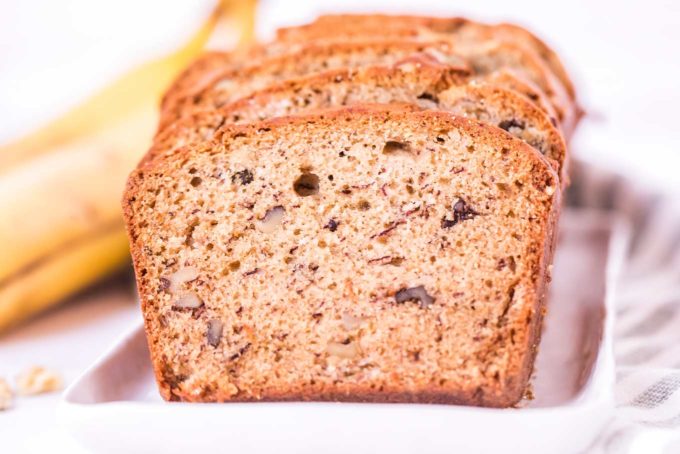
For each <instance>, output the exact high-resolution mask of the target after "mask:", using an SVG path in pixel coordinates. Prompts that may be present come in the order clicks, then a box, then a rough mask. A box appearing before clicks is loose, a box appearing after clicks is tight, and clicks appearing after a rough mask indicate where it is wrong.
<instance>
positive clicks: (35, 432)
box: [0, 0, 680, 453]
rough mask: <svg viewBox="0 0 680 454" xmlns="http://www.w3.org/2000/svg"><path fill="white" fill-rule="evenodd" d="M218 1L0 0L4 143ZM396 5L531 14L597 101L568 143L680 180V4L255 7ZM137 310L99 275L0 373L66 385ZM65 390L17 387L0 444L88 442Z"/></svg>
mask: <svg viewBox="0 0 680 454" xmlns="http://www.w3.org/2000/svg"><path fill="white" fill-rule="evenodd" d="M211 4H212V2H211V1H209V0H199V1H192V2H188V1H187V2H177V3H173V2H162V1H160V0H149V1H145V2H139V1H136V0H120V1H118V2H92V1H89V0H62V1H60V2H54V1H50V0H31V1H25V2H10V1H9V0H0V5H1V10H2V13H1V14H0V87H2V89H1V90H0V143H2V142H3V141H7V140H10V139H11V138H12V137H16V136H18V135H20V134H22V133H24V132H27V131H29V130H30V129H31V128H34V127H36V126H38V125H40V124H41V123H42V122H44V121H46V120H48V119H50V118H52V117H54V116H55V115H58V114H59V113H60V112H62V111H64V110H65V109H67V108H68V107H69V106H71V105H74V104H76V103H77V102H78V101H79V100H81V99H83V98H84V97H86V96H87V95H88V94H89V93H92V92H93V91H94V90H96V89H97V87H100V86H101V85H103V84H105V83H106V82H107V81H110V80H112V79H113V78H114V77H115V76H116V75H117V74H120V73H121V71H124V69H125V68H130V67H132V66H134V65H135V64H138V63H140V62H143V61H145V60H146V59H148V58H149V57H151V56H154V55H158V54H159V53H162V52H164V51H166V50H169V49H171V48H173V47H174V46H176V45H177V44H178V43H180V42H181V41H182V39H183V38H184V37H186V36H187V34H188V33H189V32H190V30H191V27H192V24H196V23H197V21H199V20H200V17H202V16H203V15H204V14H205V13H206V11H208V10H209V9H210V5H211ZM339 5H342V6H339ZM387 5H389V8H391V11H394V12H404V11H421V12H424V13H427V12H430V13H448V14H451V15H453V14H471V15H473V16H474V17H477V18H481V19H489V20H500V19H505V20H512V21H517V22H520V23H523V24H526V25H528V26H529V27H530V28H531V29H533V30H535V31H536V32H538V33H539V34H540V35H541V36H543V37H545V38H546V39H547V40H548V41H549V42H550V43H551V44H553V45H554V46H555V47H556V48H557V49H558V50H559V52H560V55H561V56H562V57H563V58H564V60H565V62H566V63H567V65H568V67H569V69H570V70H571V72H572V73H573V74H574V79H575V80H576V82H577V85H578V87H579V92H580V93H581V97H582V99H583V101H584V104H585V106H586V107H587V108H588V110H589V111H590V112H592V113H593V115H591V117H590V119H589V120H588V121H586V122H585V123H584V125H583V126H582V128H581V129H580V131H579V132H578V135H577V137H576V139H575V142H574V144H573V147H572V151H573V152H574V153H575V154H577V155H579V156H580V157H581V158H585V159H586V160H588V161H591V162H595V163H598V164H600V165H602V166H606V167H608V168H612V169H616V170H618V171H620V172H622V173H624V174H628V175H633V176H634V177H635V178H636V179H638V180H639V181H642V182H644V183H646V184H648V185H651V186H654V187H657V188H659V189H663V190H666V191H679V190H680V178H678V177H677V172H678V170H677V169H678V167H679V165H680V152H679V151H680V128H679V127H678V120H677V113H676V111H677V109H678V105H680V89H679V88H678V86H680V84H679V83H678V74H679V73H680V58H678V57H677V54H678V46H679V45H680V26H679V25H678V24H680V2H677V1H673V0H647V1H645V2H641V1H631V2H621V1H598V2H592V1H586V0H574V1H571V2H561V3H560V2H540V3H538V2H534V1H529V0H515V1H513V2H507V1H501V0H489V1H484V0H480V1H477V2H469V1H468V2H464V1H462V0H461V1H457V2H456V1H440V2H437V1H430V0H421V1H419V2H412V1H406V0H403V1H401V0H393V1H388V0H385V1H380V0H373V1H370V0H363V1H360V0H345V1H342V2H341V1H339V0H338V1H317V2H296V1H280V0H269V1H265V2H264V3H263V5H262V7H261V8H260V10H261V11H260V13H261V14H260V24H259V29H260V32H261V34H262V35H266V34H267V33H268V32H270V31H271V29H272V27H273V26H275V25H281V24H286V23H294V22H296V21H302V20H305V19H307V18H310V17H312V16H313V15H314V14H315V13H317V12H320V11H328V10H333V9H338V8H342V9H345V10H348V9H355V10H357V9H358V10H376V11H379V10H382V11H389V10H390V9H388V6H387ZM0 215H1V213H0ZM138 317H140V315H139V312H138V309H137V307H136V304H135V303H134V299H133V297H132V296H131V294H130V289H129V285H128V284H127V283H124V282H123V283H121V281H117V283H114V284H109V285H108V286H104V287H100V288H99V289H97V291H94V292H89V293H88V294H86V295H82V296H80V297H77V298H75V299H74V300H73V301H70V302H68V303H66V304H63V305H62V306H60V307H58V308H56V309H54V310H52V311H50V312H49V313H47V314H45V315H43V316H41V317H40V318H38V319H36V320H34V321H32V322H30V323H28V324H26V325H23V326H22V327H20V328H18V329H16V330H14V331H12V332H11V333H9V334H7V335H4V336H1V337H0V377H5V378H9V379H13V378H14V376H15V375H16V374H17V373H19V372H20V371H21V370H23V369H24V368H26V367H28V366H31V365H35V364H43V365H45V366H47V367H51V368H53V369H55V370H57V371H59V372H61V373H62V374H63V375H64V378H65V380H66V383H67V384H68V383H69V382H70V381H71V380H73V378H75V377H76V376H77V375H78V374H79V373H80V372H81V371H82V370H83V369H84V368H85V367H87V365H89V364H90V363H91V362H92V361H93V360H94V359H95V358H96V357H97V356H98V355H99V354H100V353H101V352H102V351H103V350H104V349H105V348H106V347H107V346H108V345H110V344H111V343H112V342H114V340H115V339H116V338H117V337H118V336H119V335H120V334H121V333H122V332H123V331H124V330H125V328H126V327H127V326H129V325H130V324H131V323H132V321H133V320H134V319H136V318H138ZM57 401H58V395H57V394H52V395H48V396H39V397H31V398H19V399H18V400H17V401H16V402H15V406H16V408H15V409H13V410H12V411H9V412H0V452H2V453H4V452H7V453H14V452H36V453H37V452H41V453H42V452H79V450H78V448H77V447H76V446H74V445H73V444H72V441H70V440H69V439H68V438H65V436H64V435H62V434H61V433H60V432H58V431H57V429H56V425H55V420H54V409H55V404H56V403H57ZM657 444H658V443H657ZM654 445H655V438H654V437H653V436H650V437H649V440H646V441H645V440H641V442H640V443H637V444H636V446H637V448H636V449H639V452H655V451H653V450H651V449H652V447H653V446H654ZM676 448H678V449H677V451H675V452H680V447H676ZM667 452H673V451H667Z"/></svg>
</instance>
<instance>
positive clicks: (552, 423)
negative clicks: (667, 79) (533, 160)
mask: <svg viewBox="0 0 680 454" xmlns="http://www.w3.org/2000/svg"><path fill="white" fill-rule="evenodd" d="M617 225H618V223H617V222H616V221H615V220H614V219H613V218H611V217H608V216H606V215H604V214H602V213H599V212H589V211H575V210H574V211H569V210H567V211H566V212H565V213H563V216H562V219H561V229H560V237H559V242H558V247H557V254H556V257H555V264H554V270H553V282H552V286H551V297H550V302H549V310H548V313H547V316H546V319H545V328H544V334H543V339H542V341H541V345H540V352H539V355H538V358H537V362H536V367H535V370H536V372H535V377H534V378H533V380H532V383H533V391H534V395H535V398H534V399H533V400H531V401H526V402H523V403H522V405H521V406H520V407H521V408H519V409H489V408H476V407H465V406H450V405H418V404H356V403H314V402H306V403H302V402H300V403H295V402H292V403H291V402H288V403H271V402H268V403H234V404H186V403H166V402H163V401H162V400H161V398H160V397H159V395H158V392H157V390H156V384H155V381H154V377H153V373H152V370H151V363H150V361H149V353H148V350H147V346H146V340H145V337H144V332H143V329H142V327H141V326H136V327H134V329H133V330H132V331H131V332H130V333H129V334H127V335H126V336H124V337H123V338H122V339H121V340H120V341H119V342H118V343H117V344H116V345H115V346H114V347H113V348H112V349H111V350H110V351H109V352H107V353H106V354H105V355H104V356H103V357H102V358H100V359H99V360H98V361H97V362H96V363H95V364H94V365H93V366H92V367H91V368H90V369H89V370H88V371H86V372H85V373H84V374H83V376H81V377H80V378H79V379H78V380H77V381H76V382H75V383H73V384H72V385H71V387H70V388H69V389H68V390H67V391H66V392H65V394H64V402H63V403H62V404H61V406H60V408H59V419H60V422H61V424H62V425H63V426H64V427H65V428H66V430H67V431H68V432H70V433H71V434H72V435H73V436H74V437H75V438H76V439H77V440H79V441H80V442H81V443H82V444H83V445H84V446H85V447H87V448H89V449H92V450H93V451H96V452H112V453H120V452H137V453H141V452H164V453H175V452H177V453H186V452H193V451H194V450H195V449H196V448H198V447H200V448H203V449H206V450H207V451H206V452H223V451H229V452H233V453H245V452H248V453H254V452H278V453H307V452H309V453H315V454H317V453H320V452H321V453H329V452H343V453H347V452H351V453H353V454H354V453H360V452H371V453H374V452H376V451H379V452H390V453H395V454H396V453H408V452H445V451H448V452H500V451H504V452H508V451H509V452H523V453H531V452H551V453H558V452H565V453H566V452H569V453H573V452H578V451H580V450H583V449H585V448H586V447H587V446H588V444H589V443H590V442H591V441H592V439H593V438H594V437H595V435H596V434H597V433H598V432H599V431H600V430H601V429H602V426H603V425H604V424H605V423H606V422H607V421H608V419H609V418H610V417H611V413H612V410H613V407H614V398H613V384H614V359H613V351H612V323H613V310H612V307H611V302H612V294H611V290H612V286H613V283H614V281H615V277H616V275H617V271H618V269H619V265H620V263H621V261H622V258H623V252H624V249H625V242H626V236H627V235H626V234H625V231H624V229H622V228H617V227H616V226H617Z"/></svg>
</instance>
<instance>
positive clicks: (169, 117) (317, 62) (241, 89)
mask: <svg viewBox="0 0 680 454" xmlns="http://www.w3.org/2000/svg"><path fill="white" fill-rule="evenodd" d="M417 53H430V54H433V55H434V54H437V55H439V56H440V59H441V60H443V61H444V60H445V61H446V62H447V63H449V64H451V65H455V66H458V67H461V68H463V67H467V63H466V62H465V60H463V59H462V58H458V57H456V56H455V55H454V54H453V52H452V50H451V46H450V44H448V43H445V42H436V41H429V42H422V41H408V40H379V41H362V42H351V43H349V42H341V43H333V44H320V45H316V44H310V45H307V46H304V47H303V48H301V49H299V50H298V51H295V52H291V53H287V54H284V55H279V56H276V57H271V58H265V59H263V60H258V61H257V62H255V63H253V64H250V65H245V66H240V67H239V66H235V67H234V66H228V67H227V68H226V69H225V70H224V71H223V72H222V73H220V74H219V76H217V77H212V79H211V80H212V82H211V83H210V84H209V85H208V86H207V87H205V88H203V89H201V90H200V91H198V92H195V91H187V93H191V94H190V95H187V96H184V95H182V94H181V93H175V94H173V95H172V96H170V95H168V97H167V102H166V105H165V107H164V108H163V110H162V111H161V120H160V127H159V130H162V129H164V128H165V127H166V126H168V125H169V124H171V123H172V122H173V121H175V120H177V119H178V118H181V117H182V116H186V115H188V114H191V113H193V112H194V111H196V110H204V109H214V108H218V107H221V106H223V105H225V104H228V103H230V102H232V101H234V100H236V99H238V98H240V97H242V96H245V95H248V94H250V93H252V92H253V91H255V90H258V89H262V88H264V87H266V86H267V85H269V84H271V83H274V82H277V81H282V80H285V79H289V78H291V77H299V76H302V75H306V74H311V73H317V72H323V71H326V70H330V69H338V68H345V67H350V68H357V67H363V66H367V65H375V64H392V63H395V62H397V61H400V60H402V59H404V58H407V57H409V56H411V55H413V54H417ZM196 77H201V78H202V77H203V75H202V73H201V72H200V71H199V72H197V75H196ZM183 83H184V84H186V85H189V86H191V85H193V82H192V81H191V80H184V81H183Z"/></svg>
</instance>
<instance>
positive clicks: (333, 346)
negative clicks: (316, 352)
mask: <svg viewBox="0 0 680 454" xmlns="http://www.w3.org/2000/svg"><path fill="white" fill-rule="evenodd" d="M326 351H327V352H328V354H329V355H333V356H337V357H339V358H345V359H352V358H355V357H356V356H357V355H359V346H358V345H357V344H356V343H355V342H349V343H347V344H343V343H340V342H329V343H328V346H327V347H326Z"/></svg>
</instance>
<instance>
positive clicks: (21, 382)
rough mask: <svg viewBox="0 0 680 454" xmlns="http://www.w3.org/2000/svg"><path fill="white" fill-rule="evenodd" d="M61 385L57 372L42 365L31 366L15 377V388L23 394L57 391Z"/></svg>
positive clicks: (61, 381)
mask: <svg viewBox="0 0 680 454" xmlns="http://www.w3.org/2000/svg"><path fill="white" fill-rule="evenodd" d="M63 386H64V382H63V380H62V378H61V376H60V375H59V374H57V373H56V372H54V371H51V370H49V369H46V368H44V367H42V366H33V367H31V368H29V369H28V370H26V371H24V372H23V373H21V374H20V375H19V376H18V377H17V390H18V391H19V394H21V395H24V396H32V395H35V394H43V393H50V392H54V391H59V390H60V389H61V388H62V387H63Z"/></svg>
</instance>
